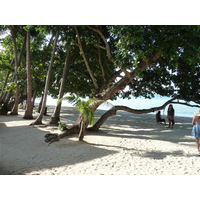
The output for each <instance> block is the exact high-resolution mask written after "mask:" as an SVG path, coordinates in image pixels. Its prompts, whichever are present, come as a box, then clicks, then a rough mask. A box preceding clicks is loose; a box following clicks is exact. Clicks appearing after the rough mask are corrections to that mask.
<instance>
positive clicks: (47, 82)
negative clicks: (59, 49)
mask: <svg viewBox="0 0 200 200" xmlns="http://www.w3.org/2000/svg"><path fill="white" fill-rule="evenodd" d="M58 37H59V33H58V32H57V34H56V37H55V41H54V47H53V51H52V55H51V61H50V65H49V68H48V72H47V78H46V83H45V89H44V97H43V102H42V108H41V111H40V114H39V115H38V117H37V119H36V120H35V121H34V122H33V123H31V125H39V124H42V118H43V115H44V112H45V108H46V101H47V93H48V89H49V84H50V78H51V71H52V67H53V61H54V56H55V52H56V45H57V41H58Z"/></svg>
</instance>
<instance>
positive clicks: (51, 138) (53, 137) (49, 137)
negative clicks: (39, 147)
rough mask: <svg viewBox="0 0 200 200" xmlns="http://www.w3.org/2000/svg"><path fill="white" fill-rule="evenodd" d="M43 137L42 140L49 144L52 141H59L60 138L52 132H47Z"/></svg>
mask: <svg viewBox="0 0 200 200" xmlns="http://www.w3.org/2000/svg"><path fill="white" fill-rule="evenodd" d="M44 137H45V139H44V141H45V142H46V143H48V144H49V145H50V144H51V143H53V142H56V141H59V139H60V138H59V135H58V134H52V133H48V134H46V135H45V136H44Z"/></svg>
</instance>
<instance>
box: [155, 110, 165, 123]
mask: <svg viewBox="0 0 200 200" xmlns="http://www.w3.org/2000/svg"><path fill="white" fill-rule="evenodd" d="M156 122H157V123H160V122H161V123H162V122H164V123H165V124H166V122H165V119H162V118H161V115H160V111H158V112H157V114H156Z"/></svg>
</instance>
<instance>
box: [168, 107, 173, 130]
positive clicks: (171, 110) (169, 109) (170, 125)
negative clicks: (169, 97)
mask: <svg viewBox="0 0 200 200" xmlns="http://www.w3.org/2000/svg"><path fill="white" fill-rule="evenodd" d="M174 113H175V111H174V108H173V106H172V104H170V105H169V107H168V110H167V118H168V121H169V126H168V128H170V127H171V128H173V127H174V123H175V122H174Z"/></svg>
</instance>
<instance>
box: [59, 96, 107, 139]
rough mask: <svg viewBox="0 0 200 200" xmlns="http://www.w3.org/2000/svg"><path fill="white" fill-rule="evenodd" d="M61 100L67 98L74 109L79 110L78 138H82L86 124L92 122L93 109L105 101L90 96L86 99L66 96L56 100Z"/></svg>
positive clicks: (91, 123)
mask: <svg viewBox="0 0 200 200" xmlns="http://www.w3.org/2000/svg"><path fill="white" fill-rule="evenodd" d="M62 100H67V101H68V102H69V103H72V104H73V105H74V106H75V108H76V109H78V110H79V111H80V116H79V122H80V131H79V136H78V138H79V140H80V141H81V140H83V138H84V134H85V130H86V128H87V126H88V125H89V124H90V125H93V124H94V111H95V110H96V108H97V107H98V106H99V105H101V104H102V103H104V102H105V101H103V100H99V99H95V98H90V99H88V100H82V99H81V98H80V97H79V96H74V95H73V96H67V97H63V98H62V99H60V100H59V101H58V102H60V101H62Z"/></svg>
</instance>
